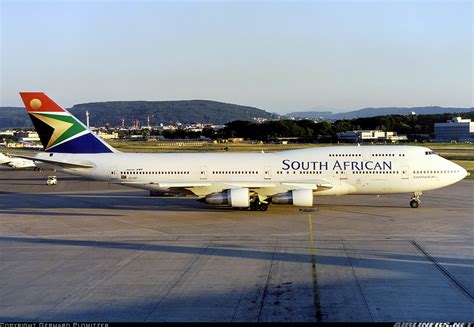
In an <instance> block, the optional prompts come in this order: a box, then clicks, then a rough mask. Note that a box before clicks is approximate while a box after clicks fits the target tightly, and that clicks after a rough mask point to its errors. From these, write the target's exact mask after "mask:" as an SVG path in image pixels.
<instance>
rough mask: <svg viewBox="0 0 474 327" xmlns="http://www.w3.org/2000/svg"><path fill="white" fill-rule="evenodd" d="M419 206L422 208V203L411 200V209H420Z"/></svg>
mask: <svg viewBox="0 0 474 327" xmlns="http://www.w3.org/2000/svg"><path fill="white" fill-rule="evenodd" d="M419 206H420V201H417V200H411V201H410V207H412V208H418V207H419Z"/></svg>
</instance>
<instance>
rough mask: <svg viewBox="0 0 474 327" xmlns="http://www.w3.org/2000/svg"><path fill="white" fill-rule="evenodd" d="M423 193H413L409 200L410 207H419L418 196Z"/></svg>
mask: <svg viewBox="0 0 474 327" xmlns="http://www.w3.org/2000/svg"><path fill="white" fill-rule="evenodd" d="M422 194H423V193H422V192H421V191H418V192H413V197H412V198H411V201H410V207H412V208H418V207H419V206H420V202H421V200H420V196H421V195H422Z"/></svg>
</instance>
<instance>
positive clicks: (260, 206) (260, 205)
mask: <svg viewBox="0 0 474 327" xmlns="http://www.w3.org/2000/svg"><path fill="white" fill-rule="evenodd" d="M268 205H269V203H267V202H262V201H260V198H259V197H258V195H257V196H254V197H251V198H250V207H249V209H250V211H267V210H268Z"/></svg>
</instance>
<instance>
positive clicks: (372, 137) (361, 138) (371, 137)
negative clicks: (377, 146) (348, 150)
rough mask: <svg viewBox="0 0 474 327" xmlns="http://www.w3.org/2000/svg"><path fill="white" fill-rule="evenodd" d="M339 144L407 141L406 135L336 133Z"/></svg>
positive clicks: (361, 132) (365, 132)
mask: <svg viewBox="0 0 474 327" xmlns="http://www.w3.org/2000/svg"><path fill="white" fill-rule="evenodd" d="M337 138H338V140H339V141H341V142H347V143H357V142H359V143H363V142H391V143H397V142H400V141H407V140H408V138H407V136H406V135H397V132H384V131H379V130H365V131H364V130H357V131H347V132H341V133H337Z"/></svg>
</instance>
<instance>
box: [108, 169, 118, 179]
mask: <svg viewBox="0 0 474 327" xmlns="http://www.w3.org/2000/svg"><path fill="white" fill-rule="evenodd" d="M119 174H120V173H119V172H118V171H117V167H112V168H110V172H109V177H110V180H116V179H120V175H119Z"/></svg>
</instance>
